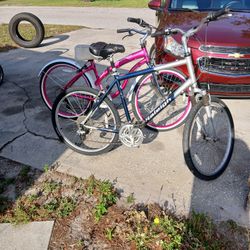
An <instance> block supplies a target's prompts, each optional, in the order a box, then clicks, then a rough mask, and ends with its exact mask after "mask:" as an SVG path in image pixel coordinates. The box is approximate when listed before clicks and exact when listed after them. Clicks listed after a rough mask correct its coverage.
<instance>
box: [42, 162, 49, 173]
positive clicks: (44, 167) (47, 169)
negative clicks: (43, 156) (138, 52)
mask: <svg viewBox="0 0 250 250" xmlns="http://www.w3.org/2000/svg"><path fill="white" fill-rule="evenodd" d="M43 171H44V172H45V173H47V172H49V165H48V164H45V165H44V166H43Z"/></svg>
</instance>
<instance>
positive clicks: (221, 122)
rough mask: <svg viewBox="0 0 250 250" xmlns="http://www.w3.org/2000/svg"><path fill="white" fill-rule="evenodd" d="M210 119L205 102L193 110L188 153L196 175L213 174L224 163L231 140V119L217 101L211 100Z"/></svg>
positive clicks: (229, 152) (215, 175)
mask: <svg viewBox="0 0 250 250" xmlns="http://www.w3.org/2000/svg"><path fill="white" fill-rule="evenodd" d="M207 108H209V109H210V114H211V119H209V118H208V115H207V112H206V109H205V106H203V105H201V106H200V108H199V109H198V110H197V112H196V114H195V116H194V118H193V120H192V122H191V126H190V129H189V140H188V144H189V145H188V148H189V152H188V155H189V156H190V160H191V162H192V165H193V168H194V169H195V171H197V172H198V177H201V178H203V179H206V178H207V179H209V177H211V178H210V179H214V178H217V177H218V176H219V175H220V174H222V172H223V171H224V170H225V168H226V167H227V165H228V163H229V161H230V159H231V155H232V149H233V144H234V132H233V122H232V118H231V114H230V113H229V110H228V111H227V109H225V106H224V105H223V104H222V103H220V102H213V101H212V102H211V105H210V106H208V107H207Z"/></svg>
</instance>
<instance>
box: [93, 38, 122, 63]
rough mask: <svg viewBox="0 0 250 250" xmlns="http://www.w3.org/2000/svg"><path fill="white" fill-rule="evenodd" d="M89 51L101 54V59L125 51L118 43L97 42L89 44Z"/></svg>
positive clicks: (97, 54) (96, 54)
mask: <svg viewBox="0 0 250 250" xmlns="http://www.w3.org/2000/svg"><path fill="white" fill-rule="evenodd" d="M89 51H90V53H91V54H93V55H95V56H101V57H102V58H103V59H106V58H107V57H108V56H109V55H112V54H115V53H123V52H125V48H124V46H123V45H120V44H112V43H109V44H107V43H105V42H97V43H92V44H91V45H90V47H89Z"/></svg>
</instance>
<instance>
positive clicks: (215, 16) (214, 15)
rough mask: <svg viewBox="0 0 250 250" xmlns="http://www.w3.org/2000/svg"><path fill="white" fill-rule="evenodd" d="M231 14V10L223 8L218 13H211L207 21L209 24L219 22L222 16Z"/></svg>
mask: <svg viewBox="0 0 250 250" xmlns="http://www.w3.org/2000/svg"><path fill="white" fill-rule="evenodd" d="M229 12H230V9H229V8H223V9H221V10H218V11H216V12H211V13H209V14H208V16H207V17H206V19H207V21H208V22H211V21H215V20H217V19H218V18H219V17H220V16H223V15H225V14H228V13H229Z"/></svg>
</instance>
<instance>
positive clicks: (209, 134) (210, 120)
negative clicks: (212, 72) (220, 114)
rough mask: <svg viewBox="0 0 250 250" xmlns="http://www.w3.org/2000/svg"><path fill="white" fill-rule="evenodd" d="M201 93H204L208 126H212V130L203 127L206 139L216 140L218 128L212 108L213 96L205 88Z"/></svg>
mask: <svg viewBox="0 0 250 250" xmlns="http://www.w3.org/2000/svg"><path fill="white" fill-rule="evenodd" d="M201 95H202V102H203V106H204V108H205V112H206V115H207V125H208V128H211V130H212V131H206V129H205V128H203V129H202V130H203V133H204V135H205V138H206V140H208V141H209V140H212V141H214V142H215V141H216V140H217V134H216V130H215V127H214V122H213V115H212V110H211V96H210V94H209V93H208V92H207V91H206V90H203V91H202V92H201ZM204 122H205V121H204ZM201 124H202V123H201ZM204 130H205V131H204Z"/></svg>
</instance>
